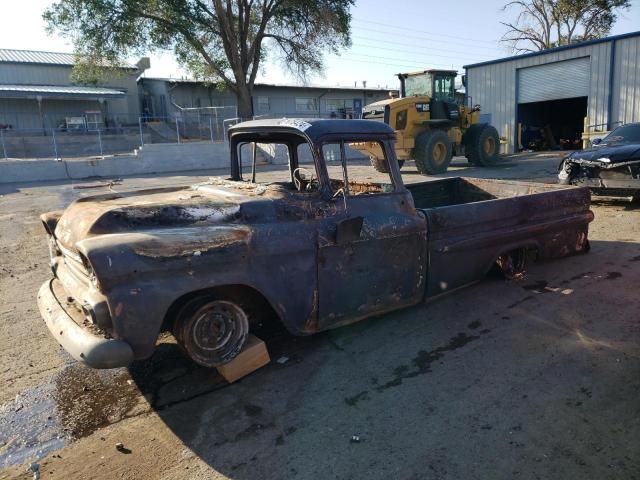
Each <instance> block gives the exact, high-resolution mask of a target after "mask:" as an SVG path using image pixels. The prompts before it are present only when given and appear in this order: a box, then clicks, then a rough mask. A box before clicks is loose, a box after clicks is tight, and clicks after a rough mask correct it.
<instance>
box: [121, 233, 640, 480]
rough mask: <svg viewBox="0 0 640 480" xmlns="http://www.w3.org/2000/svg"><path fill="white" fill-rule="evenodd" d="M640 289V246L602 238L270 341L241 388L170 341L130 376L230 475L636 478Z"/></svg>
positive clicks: (189, 442) (192, 444)
mask: <svg viewBox="0 0 640 480" xmlns="http://www.w3.org/2000/svg"><path fill="white" fill-rule="evenodd" d="M612 259H613V260H612ZM638 282H640V247H639V246H638V244H637V243H627V242H604V241H593V242H592V250H591V253H589V254H587V255H579V256H575V257H571V258H567V259H563V260H559V261H554V262H548V263H544V264H539V265H535V266H532V267H531V269H530V271H529V273H528V274H527V276H526V277H525V279H524V280H522V281H520V282H513V281H512V282H505V281H502V280H495V279H488V280H485V281H484V282H481V283H480V284H477V285H475V286H473V287H470V288H467V289H465V290H463V291H460V292H457V293H455V294H453V295H450V296H448V297H445V298H442V299H439V300H437V301H435V302H432V303H430V304H428V305H422V306H418V307H414V308H410V309H407V310H403V311H400V312H396V313H393V314H390V315H386V316H384V317H378V318H374V319H370V320H367V321H365V322H361V323H359V324H355V325H352V326H349V327H344V328H340V329H338V330H334V331H331V332H327V333H323V334H319V335H315V336H313V337H309V338H302V339H300V338H295V337H291V336H289V335H288V334H286V333H284V332H283V331H282V330H280V331H279V332H278V331H276V332H271V333H268V332H267V333H266V334H264V335H263V336H264V337H265V338H266V340H267V343H268V346H269V350H270V353H271V356H272V363H271V364H270V365H268V366H267V367H265V368H263V369H261V370H259V371H257V372H255V373H253V374H252V375H250V376H248V377H246V378H244V379H242V380H240V381H238V382H237V383H235V384H233V385H226V384H225V383H224V382H223V381H222V380H221V379H220V377H218V376H217V374H215V373H213V372H210V371H207V370H204V369H199V368H197V367H193V366H192V365H190V364H189V362H188V361H187V360H185V359H184V358H183V357H182V356H181V354H180V352H179V351H178V349H177V347H176V346H175V345H172V344H171V343H167V344H164V345H161V346H160V348H159V350H158V352H157V354H156V355H155V356H154V357H153V358H152V359H151V360H150V361H149V362H144V363H142V364H140V365H137V366H134V367H133V368H132V369H131V375H132V377H133V379H134V380H135V382H136V383H137V384H138V386H139V388H140V389H141V390H142V391H143V392H147V393H153V398H154V399H153V404H154V408H155V410H156V413H157V414H158V415H159V416H160V418H161V419H162V420H163V421H164V423H165V424H166V425H167V427H168V428H170V429H171V431H172V432H173V433H174V434H175V435H176V436H177V437H178V438H179V439H180V440H181V441H182V442H183V443H184V444H185V445H186V446H187V447H188V448H189V449H190V450H191V451H192V452H193V453H195V454H196V455H197V456H198V457H199V458H200V459H202V460H203V461H204V462H206V463H207V464H208V465H209V466H210V467H211V468H213V469H214V470H216V471H217V472H220V473H222V474H224V475H226V476H228V477H229V478H233V479H247V480H248V479H255V478H265V479H267V478H269V479H271V478H273V479H276V478H296V477H297V478H498V477H499V478H505V477H510V478H511V477H517V476H518V475H520V474H522V475H525V476H532V477H533V476H536V475H537V476H540V478H550V477H556V478H577V477H580V476H584V475H588V476H593V477H594V478H609V477H611V478H614V477H615V478H623V477H625V476H628V475H632V476H633V475H635V474H637V473H638V472H639V471H640V460H639V459H638V457H637V451H636V446H637V428H636V426H635V423H634V422H635V420H636V419H637V418H638V415H640V403H639V402H638V401H637V399H638V398H640V337H639V333H638V329H637V323H636V321H637V318H638V314H639V312H638V308H637V296H636V294H637V292H636V289H635V288H632V287H631V286H632V285H637V284H638ZM269 335H272V336H271V337H270V336H269ZM281 357H282V358H286V361H284V362H282V363H279V362H276V361H275V360H277V359H278V358H281ZM188 399H190V400H189V401H186V400H188Z"/></svg>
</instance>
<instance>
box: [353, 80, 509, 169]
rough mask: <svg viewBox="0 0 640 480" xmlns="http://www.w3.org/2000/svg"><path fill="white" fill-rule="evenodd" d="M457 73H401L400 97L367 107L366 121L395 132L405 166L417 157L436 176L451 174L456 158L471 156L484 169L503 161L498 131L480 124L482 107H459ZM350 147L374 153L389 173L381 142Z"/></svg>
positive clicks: (418, 163)
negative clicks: (377, 122)
mask: <svg viewBox="0 0 640 480" xmlns="http://www.w3.org/2000/svg"><path fill="white" fill-rule="evenodd" d="M456 75H457V72H456V71H455V70H423V71H420V72H414V73H400V74H398V78H399V79H400V98H389V99H387V100H381V101H379V102H375V103H372V104H369V105H367V106H365V107H364V109H363V114H362V117H363V118H365V119H373V120H379V121H384V122H385V123H387V124H388V125H390V126H391V127H392V128H393V129H394V130H395V132H396V144H395V150H396V157H397V158H398V163H399V164H400V167H402V165H403V164H404V162H405V160H410V159H413V160H415V162H416V167H417V168H418V171H419V172H420V173H422V174H424V175H433V174H436V173H442V172H446V171H447V168H448V167H449V163H451V157H452V156H453V155H465V156H466V157H467V159H468V160H469V162H470V163H472V164H474V165H479V166H487V165H493V164H495V163H496V162H498V160H499V150H500V138H499V137H498V131H497V130H496V129H495V128H494V127H492V126H491V125H489V124H486V123H480V106H478V105H476V106H474V107H471V108H469V107H467V106H465V105H459V104H458V103H456V101H455V100H456V99H455V79H456ZM350 146H351V147H352V148H355V149H357V150H360V151H362V152H364V153H366V154H368V155H369V158H370V160H371V165H373V167H374V168H375V169H376V170H378V171H379V172H387V167H386V165H385V162H384V161H383V156H382V152H381V150H380V147H379V146H378V144H376V143H358V144H351V145H350Z"/></svg>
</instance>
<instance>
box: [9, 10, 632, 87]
mask: <svg viewBox="0 0 640 480" xmlns="http://www.w3.org/2000/svg"><path fill="white" fill-rule="evenodd" d="M51 3H52V2H51V0H27V1H26V2H15V1H11V0H0V4H1V5H2V11H3V13H2V16H1V17H0V48H18V49H33V50H48V51H61V52H70V51H72V45H71V44H70V43H69V42H68V41H67V40H65V39H62V38H59V37H55V36H53V37H49V36H47V34H46V33H45V31H44V24H43V22H42V19H41V13H42V11H43V10H44V9H45V8H46V7H47V6H48V5H49V4H51ZM505 3H506V1H505V0H475V1H474V0H456V1H453V2H451V1H434V0H423V1H418V0H413V1H410V0H394V1H393V2H391V1H389V0H359V1H357V4H356V6H355V8H354V9H353V10H352V14H353V23H352V36H353V46H352V48H350V49H349V50H345V51H343V52H342V54H341V55H339V56H336V55H327V56H326V68H325V71H324V74H323V75H322V76H316V77H313V78H310V79H308V83H311V84H315V85H327V86H330V85H341V86H351V85H354V84H355V83H357V84H358V85H362V82H363V81H366V82H367V86H368V87H377V86H380V87H383V88H387V87H389V88H391V87H396V86H397V85H396V83H397V81H396V78H395V74H396V73H398V72H404V71H412V70H418V69H422V68H427V67H436V68H453V69H457V70H459V71H461V67H462V65H464V64H468V63H475V62H480V61H484V60H490V59H494V58H500V57H503V56H507V55H510V54H511V52H510V51H509V49H508V48H507V47H506V46H505V45H503V44H501V43H500V42H499V39H500V37H501V36H502V34H503V33H504V27H503V26H502V25H501V24H500V21H501V20H502V21H508V20H512V19H513V18H514V16H515V11H509V10H508V11H506V12H505V11H502V6H503V5H504V4H505ZM636 30H640V0H632V7H631V9H630V10H628V11H626V12H622V13H621V14H620V18H619V20H618V23H617V24H616V25H615V26H614V28H613V31H612V32H611V33H612V34H614V35H615V34H620V33H626V32H631V31H636ZM151 64H152V68H151V70H150V71H148V72H146V75H147V76H167V77H168V76H173V77H180V76H181V75H186V73H185V72H182V71H181V70H180V69H179V68H178V66H177V65H176V64H175V62H174V61H173V59H172V56H171V54H170V53H156V54H152V55H151ZM263 67H264V68H263V70H264V71H263V74H261V76H260V78H259V81H262V82H269V83H286V84H293V83H300V82H299V80H298V79H296V78H295V77H293V76H292V75H291V74H289V73H287V72H285V71H283V70H282V68H281V66H280V64H279V62H277V61H274V60H273V59H270V61H268V62H266V63H265V64H264V65H263Z"/></svg>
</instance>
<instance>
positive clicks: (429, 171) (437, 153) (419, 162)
mask: <svg viewBox="0 0 640 480" xmlns="http://www.w3.org/2000/svg"><path fill="white" fill-rule="evenodd" d="M413 158H414V159H415V161H416V167H417V168H418V172H420V173H421V174H423V175H436V174H438V173H444V172H446V171H447V168H449V164H450V163H451V140H450V139H449V135H447V132H445V131H443V130H427V131H425V132H422V133H421V134H420V135H418V137H417V138H416V146H415V148H414V150H413Z"/></svg>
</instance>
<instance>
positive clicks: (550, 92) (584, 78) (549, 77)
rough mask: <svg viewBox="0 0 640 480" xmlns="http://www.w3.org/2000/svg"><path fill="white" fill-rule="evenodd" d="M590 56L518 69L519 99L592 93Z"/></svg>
mask: <svg viewBox="0 0 640 480" xmlns="http://www.w3.org/2000/svg"><path fill="white" fill-rule="evenodd" d="M590 80H591V62H590V60H589V57H584V58H576V59H573V60H565V61H563V62H555V63H547V64H544V65H538V66H535V67H526V68H520V69H519V70H518V103H530V102H544V101H547V100H559V99H561V98H575V97H586V96H588V95H589V83H590Z"/></svg>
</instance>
